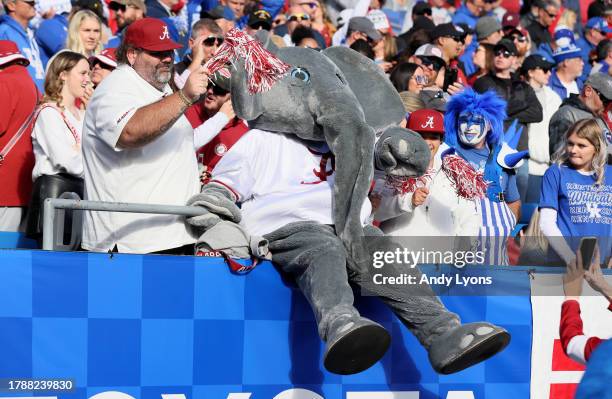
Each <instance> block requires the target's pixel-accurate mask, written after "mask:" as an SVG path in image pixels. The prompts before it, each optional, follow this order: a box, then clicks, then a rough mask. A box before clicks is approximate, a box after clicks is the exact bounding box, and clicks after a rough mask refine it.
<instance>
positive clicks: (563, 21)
mask: <svg viewBox="0 0 612 399" xmlns="http://www.w3.org/2000/svg"><path fill="white" fill-rule="evenodd" d="M577 20H578V17H577V15H576V13H575V12H574V11H572V10H570V9H569V8H566V9H565V10H563V12H562V13H561V16H560V17H559V21H558V22H557V26H565V27H567V28H568V29H569V30H571V31H572V32H573V31H574V27H575V26H576V21H577Z"/></svg>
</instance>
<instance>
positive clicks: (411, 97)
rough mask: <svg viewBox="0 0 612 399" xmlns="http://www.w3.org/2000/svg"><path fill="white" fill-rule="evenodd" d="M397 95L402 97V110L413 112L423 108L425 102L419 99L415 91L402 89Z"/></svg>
mask: <svg viewBox="0 0 612 399" xmlns="http://www.w3.org/2000/svg"><path fill="white" fill-rule="evenodd" d="M399 95H400V98H401V99H402V104H404V110H405V111H406V112H414V111H416V110H418V109H423V108H425V103H424V102H423V100H421V97H419V95H418V94H417V93H412V92H409V91H402V92H400V94H399Z"/></svg>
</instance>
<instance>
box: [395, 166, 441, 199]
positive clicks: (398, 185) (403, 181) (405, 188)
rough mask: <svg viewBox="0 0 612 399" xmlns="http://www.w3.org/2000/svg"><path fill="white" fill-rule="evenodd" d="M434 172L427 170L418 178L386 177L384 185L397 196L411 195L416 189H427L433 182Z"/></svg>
mask: <svg viewBox="0 0 612 399" xmlns="http://www.w3.org/2000/svg"><path fill="white" fill-rule="evenodd" d="M433 175H434V170H433V169H428V170H427V172H425V174H424V175H423V176H419V177H399V176H391V175H387V179H386V182H385V184H386V185H387V186H388V187H391V188H393V192H394V193H395V194H397V195H399V194H406V193H413V192H414V191H415V190H416V189H417V188H421V187H427V186H428V185H429V183H431V181H432V180H433Z"/></svg>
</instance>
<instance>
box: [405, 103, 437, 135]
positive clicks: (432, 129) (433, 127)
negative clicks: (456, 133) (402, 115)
mask: <svg viewBox="0 0 612 399" xmlns="http://www.w3.org/2000/svg"><path fill="white" fill-rule="evenodd" d="M406 127H407V128H408V129H411V130H414V131H415V132H417V133H438V134H444V116H443V115H442V114H441V113H440V112H438V111H436V110H435V109H419V110H416V111H414V112H413V113H411V114H410V118H409V119H408V126H406Z"/></svg>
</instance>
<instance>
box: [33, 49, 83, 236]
mask: <svg viewBox="0 0 612 399" xmlns="http://www.w3.org/2000/svg"><path fill="white" fill-rule="evenodd" d="M89 84H90V77H89V62H88V61H87V58H85V56H84V55H82V54H79V53H75V52H72V51H63V52H61V53H58V54H57V55H56V56H55V58H54V59H53V60H52V61H51V63H50V64H49V67H48V70H47V76H46V78H45V96H44V98H43V104H42V105H41V106H40V108H39V110H38V114H37V116H36V122H35V124H34V129H33V131H32V147H33V149H34V158H35V165H34V169H33V170H32V180H34V188H33V190H32V192H33V194H32V202H31V204H30V211H29V212H30V213H29V214H28V227H27V232H28V235H29V236H30V237H33V238H39V236H40V232H41V227H42V223H41V220H42V201H43V200H44V199H45V198H49V197H51V198H54V197H57V196H59V195H60V194H61V193H63V192H76V193H77V194H79V195H80V196H81V198H82V195H83V157H82V153H81V131H82V127H83V117H84V114H85V112H84V111H82V110H81V109H79V108H78V107H77V105H76V102H77V99H80V98H82V97H83V96H84V95H85V90H86V87H87V86H88V85H89Z"/></svg>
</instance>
